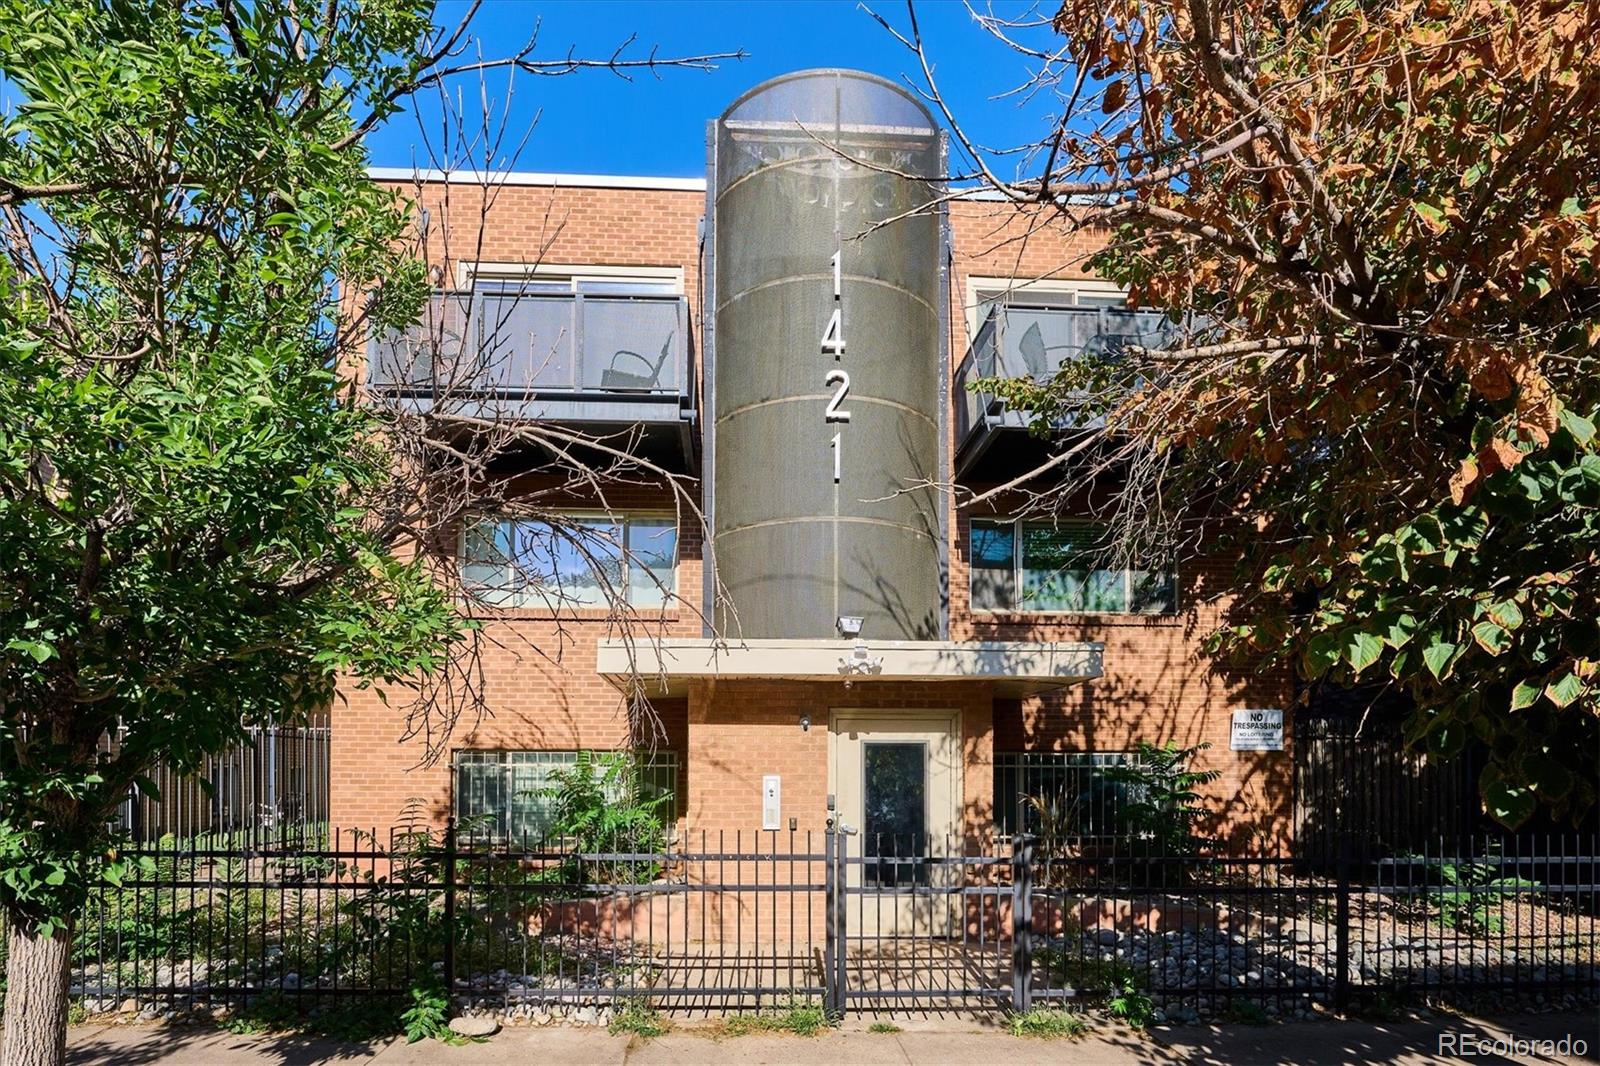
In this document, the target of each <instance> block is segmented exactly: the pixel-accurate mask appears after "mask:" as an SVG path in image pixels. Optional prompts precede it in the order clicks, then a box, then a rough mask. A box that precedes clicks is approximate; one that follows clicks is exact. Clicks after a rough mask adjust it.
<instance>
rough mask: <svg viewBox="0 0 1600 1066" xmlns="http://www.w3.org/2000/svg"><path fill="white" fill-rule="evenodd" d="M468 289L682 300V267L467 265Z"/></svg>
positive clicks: (464, 271) (463, 267)
mask: <svg viewBox="0 0 1600 1066" xmlns="http://www.w3.org/2000/svg"><path fill="white" fill-rule="evenodd" d="M459 275H460V277H461V278H463V279H464V281H465V286H464V287H466V288H472V289H477V290H478V291H480V292H498V293H511V294H517V295H523V294H527V295H535V294H542V295H550V294H561V293H574V292H576V293H582V294H583V295H585V296H680V295H682V294H683V271H682V269H680V268H678V267H632V266H628V267H608V266H544V265H539V266H529V265H527V264H517V263H478V264H471V263H463V264H462V265H461V267H460V271H459Z"/></svg>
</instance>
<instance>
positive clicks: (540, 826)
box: [455, 751, 678, 838]
mask: <svg viewBox="0 0 1600 1066" xmlns="http://www.w3.org/2000/svg"><path fill="white" fill-rule="evenodd" d="M594 754H596V755H599V754H605V753H602V752H596V753H594ZM633 758H634V760H635V762H634V768H635V771H636V774H635V777H636V785H637V787H638V790H639V793H640V795H641V796H642V797H645V798H650V797H655V796H674V797H675V796H676V793H677V789H678V753H677V752H672V751H658V752H635V753H634V756H633ZM577 761H578V752H576V751H458V752H456V757H455V779H456V795H455V814H456V820H457V821H458V822H464V823H467V824H468V825H470V826H471V827H472V828H473V829H474V830H475V831H477V832H482V833H487V834H490V835H492V836H495V837H502V838H504V837H521V836H524V835H526V836H529V837H537V836H542V835H544V834H545V833H546V832H548V831H549V829H550V818H551V813H552V812H551V800H550V798H549V796H547V795H546V794H545V793H546V792H548V791H549V789H551V788H552V787H554V785H555V784H556V780H555V778H554V777H553V776H551V771H553V770H559V769H564V768H566V767H569V766H571V765H572V764H573V763H575V762H577ZM622 798H623V797H622V796H621V795H618V796H615V797H613V799H615V800H621V799H622ZM661 814H662V820H663V821H666V822H670V821H672V820H673V819H675V818H676V817H677V810H676V799H673V800H672V801H671V802H669V803H668V804H666V806H665V807H663V808H662V811H661Z"/></svg>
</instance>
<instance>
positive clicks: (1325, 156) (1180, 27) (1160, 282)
mask: <svg viewBox="0 0 1600 1066" xmlns="http://www.w3.org/2000/svg"><path fill="white" fill-rule="evenodd" d="M984 21H985V25H987V26H988V27H989V28H990V29H991V30H993V31H994V32H995V33H997V34H998V35H1000V36H1001V37H1002V38H1003V39H1004V40H1007V41H1010V42H1012V43H1014V44H1015V45H1016V46H1017V47H1019V48H1023V49H1035V50H1036V52H1037V54H1038V55H1041V56H1043V55H1049V56H1051V57H1052V59H1051V61H1050V62H1048V63H1045V64H1044V65H1042V66H1041V67H1039V73H1038V75H1037V79H1036V81H1037V84H1035V85H1034V86H1032V88H1033V89H1034V90H1035V91H1049V92H1053V93H1054V94H1056V98H1057V99H1058V100H1060V101H1062V109H1061V110H1060V112H1059V113H1058V114H1057V115H1055V116H1054V118H1053V120H1052V122H1051V124H1050V127H1049V131H1048V133H1047V134H1046V136H1044V137H1043V138H1042V139H1040V140H1039V142H1038V143H1037V144H1034V145H1029V146H1024V147H1025V148H1026V149H1027V151H1026V152H1025V153H1024V154H1023V155H1022V157H1023V158H1027V159H1030V160H1032V161H1033V169H1032V170H1031V171H1030V172H1029V174H1028V176H1027V177H1026V178H1025V179H1024V180H1010V179H1008V178H1007V177H1004V176H1002V175H1001V173H999V169H998V165H997V164H996V163H993V162H991V161H992V160H995V159H997V158H998V157H996V156H994V155H993V154H992V153H990V152H987V151H986V150H984V149H983V148H980V147H979V146H978V144H977V143H976V141H975V140H974V138H971V137H968V136H967V135H966V134H965V133H964V132H963V131H962V129H961V127H960V125H959V122H957V123H956V126H955V139H956V143H957V146H958V149H959V151H958V153H957V154H958V156H965V158H966V159H967V161H968V163H969V164H970V165H971V166H972V168H973V169H974V171H975V173H977V174H978V175H979V176H980V177H981V178H983V179H984V180H985V181H986V183H987V184H988V185H989V186H990V187H991V189H992V190H995V191H997V192H999V193H1000V194H1001V195H1002V196H1004V197H1005V198H1007V199H1009V200H1011V201H1012V202H1013V203H1014V204H1016V205H1017V208H1018V211H1019V213H1020V220H1019V225H1021V226H1024V227H1027V228H1029V229H1030V231H1031V230H1032V229H1035V228H1044V227H1048V228H1053V229H1056V230H1058V231H1065V232H1078V231H1091V232H1093V233H1096V234H1098V235H1100V236H1099V237H1098V238H1097V239H1096V240H1095V241H1093V242H1091V243H1092V244H1098V245H1099V250H1098V252H1094V253H1092V254H1091V255H1090V257H1089V258H1090V262H1091V264H1092V265H1093V266H1094V267H1095V269H1096V270H1097V271H1098V272H1099V273H1101V274H1102V275H1103V276H1107V277H1110V278H1113V279H1116V280H1118V281H1120V282H1123V283H1124V284H1126V285H1127V286H1128V289H1129V293H1130V302H1131V303H1134V304H1139V305H1145V306H1153V307H1156V308H1160V309H1164V310H1166V311H1168V312H1169V313H1170V318H1171V321H1172V323H1173V326H1174V329H1175V331H1176V332H1177V334H1178V336H1177V338H1176V339H1175V340H1174V341H1172V342H1171V343H1169V344H1165V345H1162V346H1156V345H1154V344H1150V345H1147V346H1140V345H1138V344H1128V345H1126V346H1122V347H1120V350H1113V351H1109V352H1107V353H1105V354H1103V355H1101V356H1086V357H1085V358H1082V359H1074V360H1070V361H1068V362H1067V364H1066V365H1065V366H1064V367H1063V368H1062V370H1061V372H1060V373H1059V374H1057V375H1056V376H1054V377H1053V378H1050V379H1048V380H1043V381H1032V380H1029V381H1017V382H1009V383H1002V384H1001V385H1000V386H999V388H998V391H999V392H1001V393H1002V395H1004V396H1005V397H1006V398H1007V399H1008V400H1009V401H1010V402H1012V403H1013V404H1015V405H1017V406H1019V407H1022V408H1026V409H1029V410H1031V411H1033V412H1034V414H1035V425H1036V427H1037V428H1038V429H1039V430H1040V431H1041V432H1043V433H1045V434H1048V435H1050V436H1052V437H1054V438H1055V440H1056V442H1057V444H1058V447H1057V448H1056V450H1055V454H1054V455H1052V456H1051V457H1050V459H1049V460H1048V461H1046V462H1045V463H1043V464H1042V465H1040V466H1039V467H1037V468H1036V469H1034V470H1031V471H1029V472H1027V473H1026V474H1024V475H1022V476H1021V477H1019V478H1017V479H1015V480H1014V481H1012V482H1011V483H1009V484H1007V485H1004V486H998V487H996V488H995V489H993V490H986V491H985V492H982V493H979V494H978V500H979V501H983V500H985V499H990V498H998V497H999V496H1001V495H1005V494H1016V493H1022V494H1024V495H1029V494H1031V495H1032V496H1033V497H1034V498H1035V499H1036V500H1037V501H1038V502H1040V503H1046V504H1047V503H1049V502H1050V501H1051V500H1052V499H1054V498H1055V497H1057V496H1058V495H1059V494H1061V493H1062V492H1070V491H1071V490H1072V488H1073V487H1074V486H1075V485H1081V484H1083V483H1084V481H1085V480H1095V481H1098V482H1099V483H1100V484H1102V485H1103V486H1105V487H1106V489H1107V492H1106V497H1105V498H1106V499H1107V501H1108V503H1107V505H1106V511H1107V513H1108V515H1109V516H1110V517H1113V518H1114V519H1116V523H1115V524H1116V526H1117V528H1118V531H1119V536H1120V540H1121V543H1120V544H1119V548H1118V550H1119V551H1122V552H1125V553H1129V554H1134V555H1137V554H1140V553H1142V552H1149V551H1162V550H1169V551H1186V550H1193V549H1195V548H1197V547H1199V548H1203V549H1205V550H1217V549H1230V550H1235V551H1237V552H1238V554H1239V556H1240V557H1241V559H1242V563H1243V569H1242V573H1241V584H1240V587H1241V589H1242V590H1243V591H1244V593H1245V597H1244V599H1243V600H1242V601H1241V602H1240V603H1239V606H1238V611H1237V619H1236V620H1235V622H1234V623H1233V624H1232V625H1230V626H1229V627H1228V628H1226V629H1225V630H1223V631H1222V632H1220V633H1218V634H1216V642H1217V644H1218V645H1219V646H1220V647H1222V648H1225V649H1228V650H1231V651H1235V652H1238V653H1239V654H1240V655H1241V656H1242V657H1244V658H1246V659H1249V660H1254V661H1258V662H1259V661H1265V662H1266V663H1268V664H1293V665H1294V666H1296V667H1298V668H1299V670H1300V671H1301V672H1302V673H1303V675H1304V676H1307V677H1311V678H1320V677H1328V678H1331V679H1333V680H1336V681H1341V682H1353V683H1358V684H1363V685H1365V684H1367V683H1371V682H1379V683H1382V684H1386V685H1391V686H1394V687H1398V688H1400V689H1403V690H1404V691H1405V692H1407V693H1408V694H1409V695H1410V696H1411V697H1412V702H1413V704H1414V706H1415V708H1416V710H1415V713H1414V714H1413V715H1412V716H1411V719H1410V723H1409V725H1410V729H1409V736H1410V738H1411V739H1412V741H1413V742H1415V743H1416V744H1419V745H1425V746H1426V748H1427V750H1429V751H1430V752H1432V753H1434V754H1436V755H1442V756H1451V755H1455V754H1456V753H1459V752H1461V751H1462V750H1463V748H1464V747H1465V746H1466V745H1467V744H1468V743H1469V742H1477V743H1481V744H1483V745H1485V746H1486V747H1487V750H1488V753H1489V759H1488V761H1487V764H1486V768H1485V769H1484V771H1483V775H1482V778H1481V780H1480V782H1479V785H1480V792H1481V795H1482V800H1483V805H1484V808H1485V809H1486V810H1487V811H1488V812H1489V813H1490V814H1491V815H1493V816H1494V817H1495V818H1497V819H1499V820H1500V821H1501V822H1503V823H1505V824H1507V825H1512V826H1515V825H1518V824H1521V823H1523V822H1524V821H1525V820H1526V819H1528V818H1529V817H1530V816H1531V815H1532V814H1533V813H1534V812H1535V811H1536V810H1537V809H1538V808H1539V807H1540V805H1541V803H1542V804H1543V805H1544V807H1545V809H1546V811H1547V813H1549V814H1550V815H1552V816H1554V817H1558V818H1561V817H1577V816H1581V815H1582V814H1583V813H1584V812H1585V811H1587V810H1589V809H1591V808H1592V807H1593V804H1594V801H1595V786H1596V781H1597V778H1600V773H1597V765H1596V756H1597V752H1600V676H1597V667H1600V611H1597V609H1596V605H1597V603H1600V554H1597V552H1596V544H1597V543H1600V541H1597V534H1600V438H1597V434H1596V430H1595V421H1596V412H1597V410H1600V359H1597V345H1600V277H1597V274H1596V269H1595V264H1596V250H1597V248H1600V125H1597V124H1596V123H1594V122H1593V121H1590V120H1589V117H1588V116H1589V115H1590V114H1591V113H1592V111H1593V108H1594V106H1595V102H1596V100H1597V99H1600V62H1597V59H1600V56H1597V54H1596V52H1597V49H1600V16H1597V14H1596V11H1595V9H1594V7H1593V6H1592V5H1589V4H1584V3H1581V2H1576V0H1564V2H1552V3H1544V4H1539V5H1528V4H1519V3H1514V2H1512V0H1489V2H1481V3H1465V2H1451V0H1438V2H1428V3H1401V2H1388V3H1359V2H1356V0H1334V2H1329V3H1317V4H1307V3H1300V2H1288V0H1156V2H1147V0H1114V2H1111V3H1106V2H1103V0H1065V2H1064V3H1062V4H1061V5H1060V7H1059V9H1058V10H1057V12H1056V14H1055V18H1054V20H1053V27H1052V28H1053V31H1054V34H1053V35H1052V36H1050V37H1048V38H1047V39H1046V40H1043V41H1040V40H1037V39H1035V38H1034V37H1032V36H1029V34H1030V33H1038V32H1041V27H1039V26H1038V24H1035V25H1034V27H1032V28H1031V29H1030V28H1029V27H1026V26H1020V25H1017V26H1013V25H1006V24H1003V23H1001V22H1000V21H999V20H997V19H993V18H990V19H987V20H984ZM1042 32H1044V33H1046V34H1049V31H1048V30H1042ZM906 42H907V43H908V44H909V45H911V46H912V47H913V48H914V49H916V50H917V51H919V52H920V51H921V50H922V45H921V42H920V39H919V38H917V37H916V36H915V26H914V23H913V33H912V34H911V35H910V36H908V37H906ZM924 69H925V71H931V69H932V68H931V64H929V65H926V66H925V67H924ZM929 78H930V84H929V86H928V88H929V90H930V93H931V94H932V95H933V97H934V98H935V100H936V101H939V102H941V103H945V109H946V113H947V115H950V116H951V118H952V120H954V112H953V109H952V108H951V107H950V105H949V104H948V103H947V102H945V101H944V100H943V97H942V96H941V95H940V94H939V92H938V86H937V83H936V82H933V81H932V80H931V78H932V75H931V74H929ZM1030 98H1032V95H1031V94H1030ZM1101 241H1103V244H1102V243H1101ZM1080 246H1081V244H1080ZM1079 265H1081V264H1079V263H1073V264H1067V263H1063V264H1059V267H1060V268H1061V269H1066V268H1070V267H1075V266H1079ZM1117 347H1118V346H1115V345H1113V346H1112V348H1114V349H1116V348H1117ZM1091 416H1097V417H1098V421H1096V420H1095V418H1094V417H1091ZM1073 426H1077V427H1090V426H1101V427H1103V428H1100V429H1081V428H1080V429H1078V430H1072V429H1070V428H1064V427H1073Z"/></svg>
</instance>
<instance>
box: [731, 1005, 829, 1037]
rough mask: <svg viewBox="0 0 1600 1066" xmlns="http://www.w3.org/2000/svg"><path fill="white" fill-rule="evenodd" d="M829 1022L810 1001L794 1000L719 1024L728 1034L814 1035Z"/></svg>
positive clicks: (822, 1012) (738, 1015)
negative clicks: (771, 1009) (778, 1006)
mask: <svg viewBox="0 0 1600 1066" xmlns="http://www.w3.org/2000/svg"><path fill="white" fill-rule="evenodd" d="M832 1024H833V1022H832V1020H831V1019H829V1017H828V1013H827V1012H826V1011H824V1010H823V1009H822V1008H821V1007H819V1006H817V1005H815V1004H812V1003H796V1002H793V1001H791V1002H790V1003H789V1004H788V1005H786V1006H784V1007H780V1008H778V1009H777V1010H774V1011H763V1012H761V1013H759V1014H734V1015H731V1016H729V1017H728V1018H727V1019H725V1020H724V1021H723V1023H722V1031H723V1032H724V1033H725V1034H727V1035H728V1036H748V1035H750V1034H751V1033H793V1034H794V1035H795V1036H816V1035H817V1034H818V1033H820V1032H822V1030H824V1029H827V1028H828V1027H830V1026H831V1025H832Z"/></svg>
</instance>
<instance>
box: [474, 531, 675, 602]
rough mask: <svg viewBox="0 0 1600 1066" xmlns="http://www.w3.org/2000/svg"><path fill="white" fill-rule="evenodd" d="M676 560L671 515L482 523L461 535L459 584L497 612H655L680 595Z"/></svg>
mask: <svg viewBox="0 0 1600 1066" xmlns="http://www.w3.org/2000/svg"><path fill="white" fill-rule="evenodd" d="M677 554H678V526H677V522H676V520H675V519H673V518H671V517H669V516H655V515H626V516H610V517H607V516H602V515H581V514H575V515H571V516H569V517H566V518H563V519H561V520H559V521H557V522H553V523H552V522H547V521H542V520H539V519H525V518H485V519H480V520H478V521H476V522H473V523H472V524H470V525H469V526H468V527H467V531H466V535H465V536H464V537H463V543H462V559H461V579H462V582H463V583H464V584H465V585H466V587H467V589H468V590H469V591H470V592H471V593H472V594H473V596H475V597H476V598H478V599H481V600H483V601H485V602H488V603H494V604H498V605H500V606H515V607H523V606H535V607H539V606H542V607H547V608H549V609H551V610H555V609H558V608H562V607H606V606H608V605H610V604H612V603H617V602H623V603H628V604H631V605H633V606H635V607H659V606H662V605H664V604H666V603H667V602H668V599H669V598H670V597H671V596H672V595H673V594H674V593H675V592H676V591H677V566H676V564H677Z"/></svg>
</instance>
